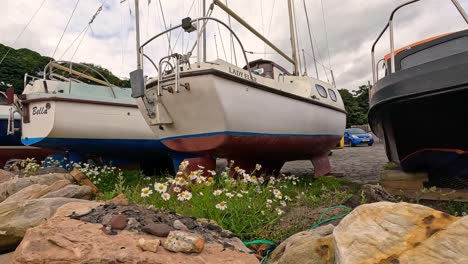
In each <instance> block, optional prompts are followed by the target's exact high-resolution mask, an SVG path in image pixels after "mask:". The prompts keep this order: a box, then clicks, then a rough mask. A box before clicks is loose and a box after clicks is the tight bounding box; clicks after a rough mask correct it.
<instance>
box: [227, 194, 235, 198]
mask: <svg viewBox="0 0 468 264" xmlns="http://www.w3.org/2000/svg"><path fill="white" fill-rule="evenodd" d="M226 196H227V197H228V198H229V199H231V198H232V197H234V194H232V193H226Z"/></svg>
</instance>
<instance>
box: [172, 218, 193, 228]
mask: <svg viewBox="0 0 468 264" xmlns="http://www.w3.org/2000/svg"><path fill="white" fill-rule="evenodd" d="M172 226H174V228H175V229H177V230H181V231H188V230H189V229H188V228H187V227H186V226H185V225H184V224H183V223H182V222H181V221H180V220H175V221H174V223H173V225H172Z"/></svg>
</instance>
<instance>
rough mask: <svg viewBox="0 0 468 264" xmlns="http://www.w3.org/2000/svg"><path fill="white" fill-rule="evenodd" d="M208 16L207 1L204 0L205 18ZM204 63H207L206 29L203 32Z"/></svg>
mask: <svg viewBox="0 0 468 264" xmlns="http://www.w3.org/2000/svg"><path fill="white" fill-rule="evenodd" d="M205 16H206V0H203V17H205ZM203 61H204V62H205V61H206V29H204V30H203Z"/></svg>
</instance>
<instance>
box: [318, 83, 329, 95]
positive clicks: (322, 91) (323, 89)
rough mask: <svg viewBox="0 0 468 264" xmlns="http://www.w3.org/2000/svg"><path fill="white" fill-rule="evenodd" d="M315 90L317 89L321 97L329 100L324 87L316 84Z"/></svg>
mask: <svg viewBox="0 0 468 264" xmlns="http://www.w3.org/2000/svg"><path fill="white" fill-rule="evenodd" d="M315 88H316V89H317V92H318V93H319V94H320V96H322V97H323V98H327V96H328V95H327V90H325V88H323V86H322V85H318V84H316V85H315Z"/></svg>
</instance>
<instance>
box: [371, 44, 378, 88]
mask: <svg viewBox="0 0 468 264" xmlns="http://www.w3.org/2000/svg"><path fill="white" fill-rule="evenodd" d="M371 57H372V81H373V84H375V83H376V82H377V77H376V76H375V55H374V51H373V50H372V52H371Z"/></svg>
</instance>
